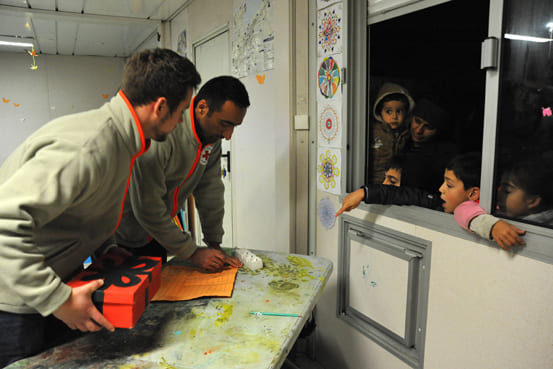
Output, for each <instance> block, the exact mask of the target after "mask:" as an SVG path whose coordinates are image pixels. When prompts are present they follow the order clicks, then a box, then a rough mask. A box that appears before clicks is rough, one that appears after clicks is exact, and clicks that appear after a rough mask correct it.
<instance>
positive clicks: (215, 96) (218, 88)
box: [194, 76, 250, 114]
mask: <svg viewBox="0 0 553 369" xmlns="http://www.w3.org/2000/svg"><path fill="white" fill-rule="evenodd" d="M200 100H205V101H207V106H208V107H209V114H211V113H213V112H216V111H220V110H221V108H222V107H223V104H224V103H225V102H226V101H229V100H230V101H232V102H233V103H234V104H236V106H238V107H240V108H247V107H249V106H250V98H249V96H248V91H246V87H245V86H244V84H243V83H242V82H240V80H239V79H238V78H235V77H232V76H219V77H215V78H212V79H210V80H209V81H207V82H206V83H205V84H204V85H203V86H202V87H201V88H200V91H198V94H197V95H196V98H195V100H194V108H195V107H196V105H198V102H199V101H200Z"/></svg>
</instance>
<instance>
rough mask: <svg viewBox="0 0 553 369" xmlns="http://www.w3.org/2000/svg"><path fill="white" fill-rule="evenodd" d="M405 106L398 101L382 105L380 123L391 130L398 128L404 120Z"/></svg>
mask: <svg viewBox="0 0 553 369" xmlns="http://www.w3.org/2000/svg"><path fill="white" fill-rule="evenodd" d="M406 114H407V113H406V111H405V104H404V103H402V102H401V101H398V100H392V101H386V102H385V103H383V104H382V111H381V112H380V116H381V117H382V121H383V122H384V123H386V124H387V125H389V126H390V128H392V129H397V128H399V127H400V126H401V125H402V124H403V121H404V120H405V115H406Z"/></svg>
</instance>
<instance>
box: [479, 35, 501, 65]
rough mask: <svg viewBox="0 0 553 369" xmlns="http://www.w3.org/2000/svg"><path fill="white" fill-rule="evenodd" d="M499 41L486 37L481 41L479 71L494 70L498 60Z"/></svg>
mask: <svg viewBox="0 0 553 369" xmlns="http://www.w3.org/2000/svg"><path fill="white" fill-rule="evenodd" d="M498 49H499V40H498V39H497V38H495V37H488V38H487V39H485V40H484V41H482V55H481V57H480V69H496V68H497V64H498V63H497V58H498Z"/></svg>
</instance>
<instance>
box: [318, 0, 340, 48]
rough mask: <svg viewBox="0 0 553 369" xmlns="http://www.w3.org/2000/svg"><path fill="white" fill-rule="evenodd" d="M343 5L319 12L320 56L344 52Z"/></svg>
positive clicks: (336, 5)
mask: <svg viewBox="0 0 553 369" xmlns="http://www.w3.org/2000/svg"><path fill="white" fill-rule="evenodd" d="M342 14H343V10H342V3H338V4H335V5H332V6H330V7H328V8H325V9H322V10H319V11H318V16H317V25H318V27H317V28H318V29H317V42H318V48H317V50H318V55H319V56H324V55H331V54H338V53H341V52H342Z"/></svg>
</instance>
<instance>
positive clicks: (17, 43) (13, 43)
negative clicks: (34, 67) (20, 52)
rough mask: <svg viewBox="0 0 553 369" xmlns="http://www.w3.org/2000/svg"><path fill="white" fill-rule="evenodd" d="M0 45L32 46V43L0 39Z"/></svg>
mask: <svg viewBox="0 0 553 369" xmlns="http://www.w3.org/2000/svg"><path fill="white" fill-rule="evenodd" d="M0 45H4V46H17V47H33V44H31V43H29V42H12V41H1V40H0Z"/></svg>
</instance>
